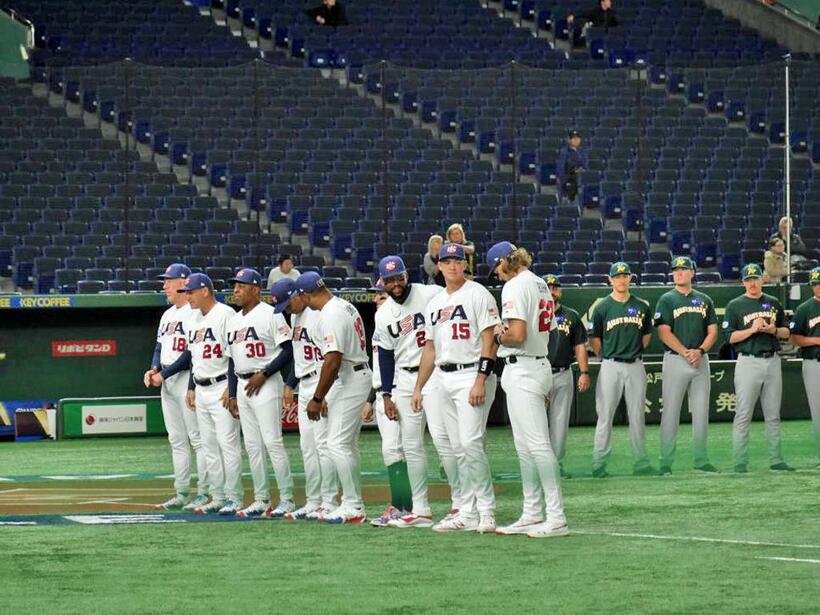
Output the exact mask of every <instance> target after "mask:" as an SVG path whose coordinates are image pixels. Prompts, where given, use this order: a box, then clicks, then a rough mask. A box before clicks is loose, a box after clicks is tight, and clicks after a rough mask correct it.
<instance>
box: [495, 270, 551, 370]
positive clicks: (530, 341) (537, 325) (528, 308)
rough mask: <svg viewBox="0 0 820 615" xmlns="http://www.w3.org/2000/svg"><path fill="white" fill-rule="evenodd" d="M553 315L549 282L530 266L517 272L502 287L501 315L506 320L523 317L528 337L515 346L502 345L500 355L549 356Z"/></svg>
mask: <svg viewBox="0 0 820 615" xmlns="http://www.w3.org/2000/svg"><path fill="white" fill-rule="evenodd" d="M554 315H555V303H554V302H553V300H552V293H551V292H550V289H549V287H548V286H547V283H546V282H545V281H544V280H542V279H541V278H539V277H538V276H537V275H535V274H534V273H533V272H532V271H530V270H529V269H525V270H524V271H522V272H521V273H519V274H518V275H516V276H515V277H514V278H513V279H512V280H510V281H509V282H507V283H506V284H504V288H503V289H502V290H501V318H502V319H503V320H504V321H508V320H510V319H515V320H523V321H524V325H525V326H526V328H527V339H526V340H524V343H523V344H522V345H521V346H516V347H514V348H512V347H508V346H501V347H500V348H499V349H498V356H499V357H509V356H512V355H525V356H529V357H546V356H547V355H548V354H549V341H550V331H552V328H553V323H552V319H553V316H554Z"/></svg>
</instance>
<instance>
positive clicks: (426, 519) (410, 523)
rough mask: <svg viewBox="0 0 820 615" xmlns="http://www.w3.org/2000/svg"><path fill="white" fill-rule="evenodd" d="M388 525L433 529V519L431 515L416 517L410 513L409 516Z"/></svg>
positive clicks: (394, 520) (399, 518)
mask: <svg viewBox="0 0 820 615" xmlns="http://www.w3.org/2000/svg"><path fill="white" fill-rule="evenodd" d="M387 525H389V526H390V527H398V528H406V527H433V517H432V516H430V515H414V514H413V513H410V514H409V515H404V516H403V517H398V518H397V519H393V520H391V521H390V522H389V523H388V524H387Z"/></svg>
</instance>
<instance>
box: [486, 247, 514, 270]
mask: <svg viewBox="0 0 820 615" xmlns="http://www.w3.org/2000/svg"><path fill="white" fill-rule="evenodd" d="M515 249H516V247H515V245H513V244H511V243H510V242H509V241H499V242H498V243H497V244H495V245H494V246H493V247H491V248H490V249H489V250H488V251H487V264H488V265H489V266H490V276H492V275H493V274H494V273H495V270H496V269H497V268H498V265H499V263H501V259H502V258H507V257H508V256H509V255H510V254H512V253H513V251H515Z"/></svg>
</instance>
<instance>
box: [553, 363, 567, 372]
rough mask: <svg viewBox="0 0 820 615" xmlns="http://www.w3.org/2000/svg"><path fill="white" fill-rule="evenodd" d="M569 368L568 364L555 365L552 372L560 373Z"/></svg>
mask: <svg viewBox="0 0 820 615" xmlns="http://www.w3.org/2000/svg"><path fill="white" fill-rule="evenodd" d="M568 369H569V365H567V366H566V367H553V368H552V373H553V374H560V373H561V372H565V371H567V370H568Z"/></svg>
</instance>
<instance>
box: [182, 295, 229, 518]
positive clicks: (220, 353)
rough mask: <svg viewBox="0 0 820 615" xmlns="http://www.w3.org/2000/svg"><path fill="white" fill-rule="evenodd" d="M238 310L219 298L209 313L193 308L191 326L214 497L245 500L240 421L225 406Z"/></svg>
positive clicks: (198, 403) (200, 415) (201, 426)
mask: <svg viewBox="0 0 820 615" xmlns="http://www.w3.org/2000/svg"><path fill="white" fill-rule="evenodd" d="M233 315H234V311H233V310H232V309H231V308H230V307H228V306H227V305H225V304H224V303H219V302H217V303H216V304H215V305H214V306H213V307H212V308H211V309H210V310H209V311H208V313H207V314H202V312H201V311H200V310H193V312H192V316H191V320H190V324H189V326H188V349H189V350H190V351H191V361H192V364H193V376H194V382H195V383H196V414H197V420H198V422H199V433H200V435H201V437H202V444H203V446H204V447H205V458H206V460H207V463H208V476H209V478H210V481H211V497H212V498H213V499H214V500H215V501H220V500H224V499H225V498H226V497H227V498H229V499H231V500H234V501H235V502H236V503H237V504H241V503H242V495H243V494H242V447H241V444H240V442H239V421H238V420H237V419H235V418H233V417H232V416H231V413H230V412H228V410H227V409H226V408H224V407H223V406H222V393H223V392H224V391H225V389H226V388H227V386H228V379H227V373H228V321H229V320H230V319H231V318H233Z"/></svg>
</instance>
